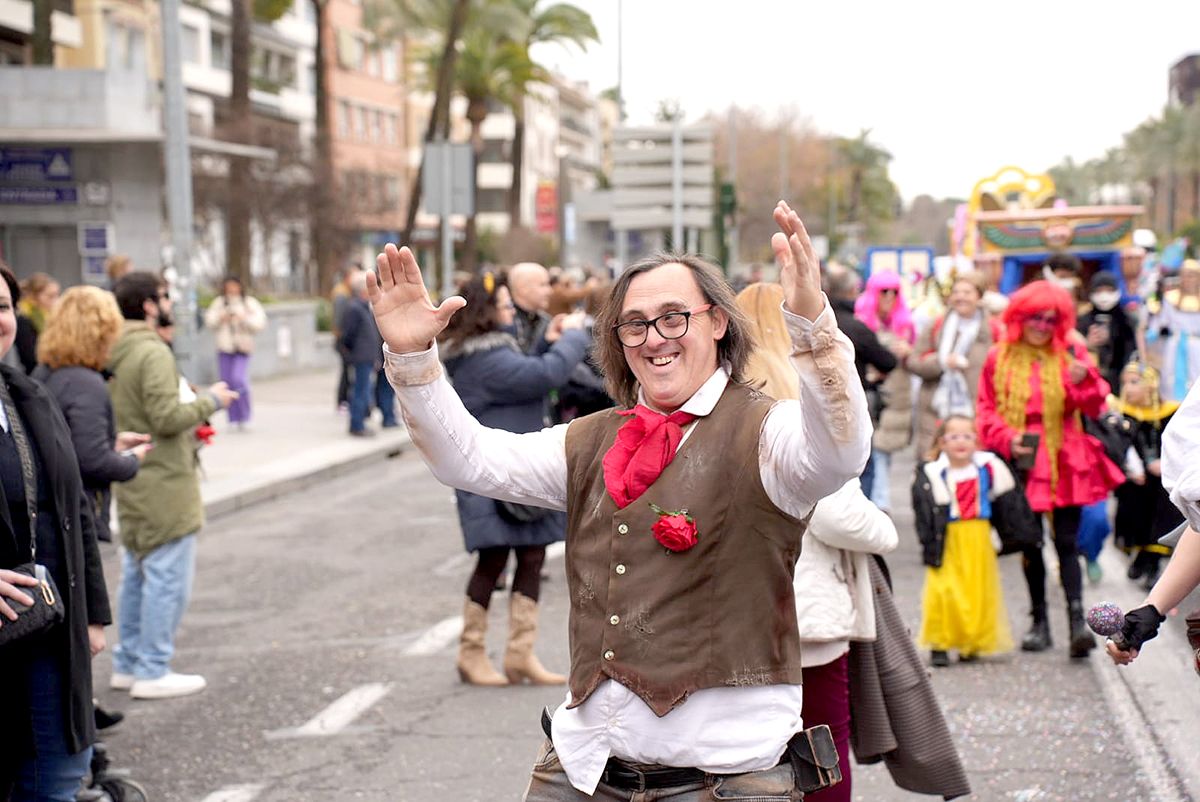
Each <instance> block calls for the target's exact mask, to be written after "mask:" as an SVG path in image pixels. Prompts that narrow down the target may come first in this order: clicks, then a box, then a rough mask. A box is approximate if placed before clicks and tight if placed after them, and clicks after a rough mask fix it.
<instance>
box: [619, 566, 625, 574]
mask: <svg viewBox="0 0 1200 802" xmlns="http://www.w3.org/2000/svg"><path fill="white" fill-rule="evenodd" d="M617 573H618V574H621V575H624V573H625V566H624V565H618V566H617Z"/></svg>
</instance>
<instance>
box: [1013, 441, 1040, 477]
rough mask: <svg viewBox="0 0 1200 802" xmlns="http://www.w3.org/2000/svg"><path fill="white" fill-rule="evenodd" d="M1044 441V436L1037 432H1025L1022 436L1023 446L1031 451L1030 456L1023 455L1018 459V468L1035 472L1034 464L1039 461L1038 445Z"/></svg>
mask: <svg viewBox="0 0 1200 802" xmlns="http://www.w3.org/2000/svg"><path fill="white" fill-rule="evenodd" d="M1041 441H1042V436H1041V435H1040V434H1038V433H1037V432H1025V434H1023V435H1021V445H1023V446H1025V447H1026V448H1028V449H1029V450H1030V453H1029V454H1023V455H1022V456H1020V457H1018V458H1017V460H1016V462H1017V467H1018V468H1020V469H1021V470H1023V471H1031V470H1033V463H1034V462H1035V461H1036V460H1037V450H1038V444H1039V443H1040V442H1041Z"/></svg>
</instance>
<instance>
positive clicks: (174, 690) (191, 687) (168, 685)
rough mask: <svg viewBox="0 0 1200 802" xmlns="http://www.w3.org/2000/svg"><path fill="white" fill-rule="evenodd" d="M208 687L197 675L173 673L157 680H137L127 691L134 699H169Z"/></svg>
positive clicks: (202, 678)
mask: <svg viewBox="0 0 1200 802" xmlns="http://www.w3.org/2000/svg"><path fill="white" fill-rule="evenodd" d="M207 686H208V683H207V682H205V681H204V677H202V676H200V675H199V674H176V673H175V672H174V671H172V672H170V673H167V674H164V675H163V676H161V677H159V678H158V679H139V680H137V681H136V682H134V683H133V687H132V688H130V689H129V695H130V696H132V697H133V698H134V699H170V698H171V697H174V696H188V695H189V694H193V693H199V692H200V691H202V690H204V689H205V687H207Z"/></svg>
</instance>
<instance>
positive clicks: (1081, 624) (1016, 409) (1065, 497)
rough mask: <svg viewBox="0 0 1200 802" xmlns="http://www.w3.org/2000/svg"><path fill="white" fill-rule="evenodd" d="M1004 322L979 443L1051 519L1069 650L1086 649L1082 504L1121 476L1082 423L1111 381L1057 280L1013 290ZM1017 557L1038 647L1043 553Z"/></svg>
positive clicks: (1081, 652) (984, 387) (989, 372)
mask: <svg viewBox="0 0 1200 802" xmlns="http://www.w3.org/2000/svg"><path fill="white" fill-rule="evenodd" d="M1001 323H1002V326H1003V330H1002V333H1001V340H1000V343H999V344H998V345H996V346H994V347H993V348H992V349H991V351H990V352H989V353H988V357H987V361H986V362H985V363H984V366H983V373H982V374H981V375H980V377H979V402H978V406H979V409H978V427H979V435H980V440H981V441H982V443H981V444H982V446H983V448H985V449H987V450H988V451H992V452H995V453H997V454H999V455H1000V456H1001V457H1004V458H1005V459H1008V460H1011V461H1012V462H1013V463H1014V464H1015V465H1016V466H1017V468H1018V472H1019V473H1020V474H1021V475H1022V478H1023V481H1024V483H1025V494H1026V497H1027V498H1028V499H1029V504H1030V506H1031V507H1032V508H1033V510H1034V512H1037V513H1040V514H1043V515H1045V516H1046V518H1047V519H1048V521H1049V523H1050V531H1051V533H1052V536H1053V539H1054V548H1055V551H1057V552H1058V561H1059V579H1060V581H1061V582H1062V588H1063V593H1064V594H1065V595H1066V597H1067V620H1068V622H1069V625H1070V644H1069V653H1070V656H1071V657H1073V658H1080V657H1086V656H1087V654H1088V652H1089V651H1090V650H1091V649H1093V648H1094V647H1095V645H1096V641H1095V638H1094V637H1093V636H1092V634H1091V632H1089V631H1088V628H1087V624H1086V623H1085V621H1084V616H1083V598H1082V597H1083V581H1082V571H1081V568H1080V563H1079V540H1078V537H1079V524H1080V520H1081V517H1082V508H1083V507H1085V506H1087V505H1089V504H1094V503H1095V502H1097V501H1100V500H1102V499H1104V498H1105V497H1106V496H1107V495H1108V493H1109V491H1111V490H1112V489H1113V488H1115V487H1116V486H1117V485H1119V484H1121V483H1122V482H1123V481H1124V479H1125V476H1124V474H1123V473H1122V471H1121V469H1120V468H1118V467H1117V466H1116V465H1114V464H1113V463H1112V462H1111V461H1110V460H1109V459H1108V457H1106V456H1105V454H1104V446H1103V445H1102V444H1101V443H1100V441H1099V440H1097V439H1096V438H1094V437H1092V436H1090V435H1088V434H1087V433H1086V432H1084V430H1083V425H1082V422H1081V420H1080V416H1081V415H1085V416H1089V417H1097V416H1098V415H1100V413H1101V412H1102V411H1103V408H1104V403H1105V399H1106V398H1107V396H1108V394H1109V389H1110V388H1109V385H1108V382H1106V381H1105V380H1104V379H1103V378H1102V377H1101V376H1100V372H1099V370H1098V369H1097V367H1096V365H1095V363H1094V362H1092V361H1091V359H1090V358H1089V356H1088V354H1087V351H1086V349H1085V347H1084V344H1083V343H1081V342H1079V340H1078V338H1077V337H1076V336H1075V335H1074V334H1073V333H1072V330H1073V329H1074V328H1075V304H1074V302H1073V300H1072V298H1071V295H1070V293H1069V292H1067V291H1066V290H1065V289H1063V288H1062V287H1060V286H1058V285H1057V284H1054V283H1053V282H1049V281H1035V282H1033V283H1031V284H1028V285H1026V286H1025V287H1022V288H1021V289H1019V290H1017V292H1015V293H1014V294H1013V296H1012V299H1011V301H1010V303H1009V306H1008V308H1007V309H1006V310H1005V312H1004V316H1003V318H1002V319H1001ZM1023 560H1024V568H1025V581H1026V583H1027V584H1028V585H1029V599H1030V603H1031V607H1032V610H1031V613H1032V617H1033V625H1032V627H1031V628H1030V630H1029V632H1028V633H1027V634H1026V635H1025V637H1024V639H1023V640H1022V641H1021V648H1022V649H1024V650H1025V651H1030V652H1040V651H1043V650H1045V649H1047V648H1049V647H1050V646H1051V639H1050V625H1049V621H1048V620H1047V617H1046V563H1045V559H1044V558H1043V556H1042V549H1041V548H1040V547H1031V548H1028V549H1026V550H1025V551H1024V552H1023Z"/></svg>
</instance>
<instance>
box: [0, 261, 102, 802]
mask: <svg viewBox="0 0 1200 802" xmlns="http://www.w3.org/2000/svg"><path fill="white" fill-rule="evenodd" d="M0 277H2V278H3V281H2V282H0V355H2V354H4V353H6V352H7V351H8V350H9V349H10V348H12V344H13V339H14V337H15V333H16V320H15V317H14V315H13V308H14V305H15V302H16V300H17V299H18V298H19V296H20V291H19V290H18V288H17V282H16V279H15V277H14V276H13V275H12V272H11V271H9V270H8V269H7V268H4V267H0ZM0 381H3V383H4V385H5V388H6V392H5V393H0V395H8V396H9V397H10V398H11V409H12V412H15V413H16V417H17V419H18V420H17V421H13V420H12V415H11V414H10V412H9V411H7V408H8V407H9V404H8V402H5V403H4V404H3V407H4V408H6V411H5V414H4V418H3V431H0V628H3V626H4V625H5V624H6V623H7V622H8V621H10V620H12V619H13V617H14V616H13V615H12V608H11V607H10V606H9V604H8V602H9V601H10V600H16V601H19V602H27V601H29V599H28V597H27V596H25V593H24V589H25V588H26V587H27V586H28V585H29V584H30V582H28V581H26V580H27V578H26V577H24V576H23V575H21V574H18V573H16V572H14V571H12V570H8V569H12V568H14V567H16V566H18V565H21V564H23V563H28V562H30V560H31V557H32V548H31V546H32V544H33V542H34V539H35V538H36V544H37V562H38V563H40V564H42V565H44V566H46V568H47V569H48V571H49V573H50V576H51V577H52V578H53V579H54V583H55V585H56V586H57V589H58V594H59V596H60V597H61V598H62V600H63V603H64V605H65V609H66V618H65V620H64V621H63V622H61V623H59V624H58V625H56V626H55V627H53V628H51V629H49V630H47V631H46V632H44V633H42V634H40V635H37V636H30V637H27V638H23V639H20V640H17V641H14V642H12V643H10V644H7V645H5V646H3V647H0V723H2V726H0V798H8V797H7V796H6V794H10V793H11V799H12V802H27V801H32V800H64V801H67V802H69V800H73V799H74V798H75V793H76V791H77V790H78V789H79V787H80V784H81V782H82V780H83V777H84V775H85V774H86V773H87V770H88V763H89V761H90V758H91V746H92V743H93V742H94V741H95V728H94V722H93V716H92V671H91V658H92V656H93V655H94V654H96V653H97V652H99V651H100V650H101V649H103V648H104V626H105V625H107V624H109V623H111V622H112V616H111V614H110V612H109V607H108V593H107V590H106V588H105V585H104V574H103V572H102V569H101V565H100V553H99V550H98V548H97V545H96V532H95V527H94V526H93V523H92V517H91V514H90V512H89V510H88V506H87V504H86V502H85V501H84V496H83V487H82V484H81V482H80V479H79V465H78V463H77V462H76V460H75V451H74V449H73V448H72V446H71V433H70V430H69V429H68V428H67V423H66V421H65V420H64V419H63V416H62V413H61V412H59V410H58V406H57V405H56V404H55V403H54V399H53V398H52V397H51V395H50V393H49V392H48V391H47V390H46V388H45V387H43V386H42V385H41V384H40V383H38V382H37V381H35V380H34V379H31V378H29V377H27V376H25V375H24V373H23V372H21V371H20V370H15V369H13V368H11V367H8V366H6V365H0ZM18 425H19V426H20V430H21V431H23V432H24V434H25V437H26V439H27V440H28V441H29V442H30V443H31V444H32V445H33V449H32V451H33V457H34V463H35V465H34V467H35V470H36V477H37V481H36V488H37V490H36V492H37V502H36V509H37V515H36V521H35V524H34V526H33V527H32V531H31V526H30V521H29V516H28V515H27V511H26V503H25V498H26V495H27V494H26V490H25V483H24V481H23V476H22V469H21V459H20V456H19V454H20V452H19V451H18V449H17V447H16V440H15V437H14V434H13V432H14V431H15V427H16V426H18ZM35 778H36V779H35Z"/></svg>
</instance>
